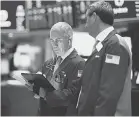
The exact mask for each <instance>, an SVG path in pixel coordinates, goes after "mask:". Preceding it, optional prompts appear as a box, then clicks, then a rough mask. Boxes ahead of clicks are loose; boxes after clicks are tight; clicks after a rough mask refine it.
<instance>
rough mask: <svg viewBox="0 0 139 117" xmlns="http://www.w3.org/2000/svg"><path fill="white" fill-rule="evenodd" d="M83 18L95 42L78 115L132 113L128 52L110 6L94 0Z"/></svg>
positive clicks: (79, 98)
mask: <svg viewBox="0 0 139 117" xmlns="http://www.w3.org/2000/svg"><path fill="white" fill-rule="evenodd" d="M86 17H87V22H86V27H87V29H88V32H89V34H90V35H91V36H92V37H94V38H95V39H96V44H95V45H94V50H93V52H92V54H91V56H90V57H89V58H88V60H87V62H86V65H85V68H84V70H83V74H82V77H81V78H82V87H81V91H80V94H79V97H78V103H77V109H78V115H80V116H114V115H116V116H119V115H120V116H131V80H130V78H131V77H130V74H131V66H132V62H131V53H130V51H129V48H128V46H127V44H126V42H125V41H124V40H123V38H122V37H121V36H120V35H118V34H116V31H115V30H114V27H113V26H112V25H113V22H114V15H113V10H112V7H111V5H110V4H109V3H108V2H105V1H98V2H94V3H93V4H91V5H90V7H89V8H88V10H87V12H86Z"/></svg>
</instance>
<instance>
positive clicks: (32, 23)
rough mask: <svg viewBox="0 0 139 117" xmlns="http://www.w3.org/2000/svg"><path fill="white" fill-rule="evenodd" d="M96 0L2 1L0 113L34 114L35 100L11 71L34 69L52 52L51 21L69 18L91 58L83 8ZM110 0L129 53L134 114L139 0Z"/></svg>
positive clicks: (76, 43)
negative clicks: (130, 54) (130, 57)
mask: <svg viewBox="0 0 139 117" xmlns="http://www.w3.org/2000/svg"><path fill="white" fill-rule="evenodd" d="M94 1H95V0H91V1H90V0H88V1H86V0H82V1H79V0H78V1H77V0H75V1H62V0H60V1H43V0H42V1H41V0H36V1H33V0H28V1H10V0H9V1H7V0H6V1H5V0H2V1H0V2H1V9H0V21H1V23H0V27H1V115H2V116H4V115H5V116H36V115H37V111H38V104H39V102H38V100H37V99H35V98H34V97H33V95H32V93H30V91H29V90H28V89H27V88H26V87H25V86H24V84H22V83H20V82H19V81H17V80H15V79H14V78H13V77H12V74H13V73H16V74H17V75H19V74H20V73H21V72H32V73H35V72H37V71H38V70H39V69H40V67H41V66H42V64H43V63H44V61H46V60H48V59H50V58H51V57H52V56H53V52H52V48H51V46H50V42H49V40H48V39H49V31H50V28H51V27H52V26H53V24H55V23H57V22H60V21H61V22H67V23H69V24H70V25H71V26H72V28H73V30H74V36H73V47H74V48H76V49H77V51H78V53H79V55H81V56H82V57H83V58H84V59H85V60H86V59H87V58H88V57H89V55H90V54H91V50H92V48H93V45H94V39H93V38H92V37H91V36H89V35H88V33H87V31H86V29H85V22H86V18H85V12H86V8H87V6H88V5H89V4H90V3H92V2H94ZM106 1H107V0H106ZM108 2H110V4H111V5H112V7H113V11H114V14H115V20H114V27H115V29H116V30H117V32H118V33H119V34H120V35H121V36H123V37H124V38H125V40H126V42H127V43H128V45H129V47H130V50H131V52H132V60H133V66H132V77H131V80H132V115H133V116H139V110H138V109H139V1H138V0H109V1H108Z"/></svg>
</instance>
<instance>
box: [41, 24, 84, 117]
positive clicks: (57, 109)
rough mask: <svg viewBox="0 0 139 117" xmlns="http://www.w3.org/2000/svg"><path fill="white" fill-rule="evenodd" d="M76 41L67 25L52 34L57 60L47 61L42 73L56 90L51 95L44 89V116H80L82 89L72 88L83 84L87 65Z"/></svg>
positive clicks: (53, 30)
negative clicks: (79, 100)
mask: <svg viewBox="0 0 139 117" xmlns="http://www.w3.org/2000/svg"><path fill="white" fill-rule="evenodd" d="M72 38H73V31H72V28H71V26H70V25H69V24H67V23H65V22H58V23H56V24H55V25H54V26H53V27H52V28H51V30H50V42H51V45H52V49H53V51H54V53H55V55H56V57H55V58H52V59H50V60H48V61H46V62H45V63H44V65H43V66H42V68H41V70H40V71H39V72H40V73H42V74H43V75H45V76H46V78H47V79H48V80H49V81H50V82H51V83H52V84H53V86H54V87H55V89H56V90H54V91H52V92H48V89H43V88H40V90H39V96H40V97H41V98H40V109H39V114H40V115H41V116H65V115H75V113H76V104H77V100H78V94H79V91H80V85H78V84H77V86H76V88H74V89H72V88H70V87H71V85H72V84H73V82H74V80H78V79H79V80H80V77H81V74H82V70H83V67H84V64H85V61H84V59H83V58H81V57H80V56H79V55H78V54H77V52H76V50H75V49H74V48H73V47H72ZM75 85H76V84H75ZM73 90H74V93H73Z"/></svg>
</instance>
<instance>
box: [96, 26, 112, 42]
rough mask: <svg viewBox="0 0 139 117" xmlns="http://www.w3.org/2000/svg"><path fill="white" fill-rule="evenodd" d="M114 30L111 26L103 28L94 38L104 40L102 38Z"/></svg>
mask: <svg viewBox="0 0 139 117" xmlns="http://www.w3.org/2000/svg"><path fill="white" fill-rule="evenodd" d="M113 30H114V27H113V26H110V27H108V28H106V29H104V30H103V31H102V32H100V33H99V34H98V35H97V36H96V40H98V41H100V42H102V41H104V39H105V38H106V37H107V36H108V34H109V33H110V32H111V31H113Z"/></svg>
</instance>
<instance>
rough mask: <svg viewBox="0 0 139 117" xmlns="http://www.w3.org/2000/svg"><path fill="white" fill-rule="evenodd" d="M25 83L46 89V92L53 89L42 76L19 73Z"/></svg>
mask: <svg viewBox="0 0 139 117" xmlns="http://www.w3.org/2000/svg"><path fill="white" fill-rule="evenodd" d="M21 75H22V76H23V77H24V79H25V80H26V81H28V82H29V83H34V85H36V86H38V87H42V88H46V89H47V90H48V91H53V90H55V88H54V87H53V85H52V84H51V83H50V82H49V81H48V80H47V79H46V78H45V77H44V76H43V75H42V74H35V73H21Z"/></svg>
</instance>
